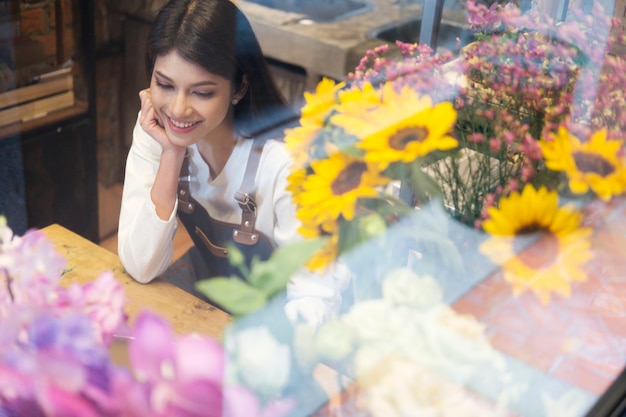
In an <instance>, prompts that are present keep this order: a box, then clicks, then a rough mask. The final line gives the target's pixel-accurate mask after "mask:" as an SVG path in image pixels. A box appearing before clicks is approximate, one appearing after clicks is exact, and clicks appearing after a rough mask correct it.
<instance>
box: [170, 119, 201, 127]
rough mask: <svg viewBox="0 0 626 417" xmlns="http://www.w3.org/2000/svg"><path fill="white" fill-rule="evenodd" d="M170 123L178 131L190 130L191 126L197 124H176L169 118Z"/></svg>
mask: <svg viewBox="0 0 626 417" xmlns="http://www.w3.org/2000/svg"><path fill="white" fill-rule="evenodd" d="M170 123H172V125H173V126H174V127H177V128H179V129H187V128H190V127H191V126H193V125H195V124H197V123H198V122H187V123H182V122H177V121H175V120H173V119H171V118H170Z"/></svg>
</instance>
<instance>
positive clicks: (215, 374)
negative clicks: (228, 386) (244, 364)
mask: <svg viewBox="0 0 626 417" xmlns="http://www.w3.org/2000/svg"><path fill="white" fill-rule="evenodd" d="M134 337H135V338H134V339H133V340H132V341H131V342H130V343H129V354H130V361H131V364H132V365H133V369H134V371H135V374H136V376H137V378H138V379H139V381H141V382H144V383H146V384H147V386H148V387H149V391H150V392H149V404H150V407H151V409H152V411H153V415H154V416H173V417H178V416H180V417H192V416H198V417H200V416H216V417H217V416H221V415H222V409H223V398H222V380H223V376H224V351H223V348H222V346H221V345H220V344H219V343H218V342H217V341H216V340H214V339H211V338H208V337H202V336H199V335H198V336H195V335H188V336H183V337H179V338H177V337H176V336H175V335H174V333H173V331H172V329H171V328H170V326H169V325H168V324H167V322H165V320H163V319H162V318H160V317H158V316H156V315H154V314H152V313H148V312H143V313H141V314H140V315H139V316H138V317H137V320H136V322H135V328H134Z"/></svg>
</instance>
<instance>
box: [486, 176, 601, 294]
mask: <svg viewBox="0 0 626 417" xmlns="http://www.w3.org/2000/svg"><path fill="white" fill-rule="evenodd" d="M581 221H582V215H581V214H580V212H579V211H577V210H575V209H574V208H572V207H569V206H564V207H559V205H558V194H557V193H556V192H555V191H548V190H547V189H546V188H545V187H541V188H540V189H539V190H536V189H535V188H534V187H533V186H532V185H530V184H527V185H526V186H525V187H524V189H523V190H522V192H521V193H518V192H514V193H511V195H510V196H509V197H503V198H501V199H500V201H499V207H498V208H496V207H490V208H489V219H488V220H486V221H485V222H484V224H483V228H484V229H485V231H487V232H488V233H490V234H491V235H493V236H492V237H491V238H490V239H489V240H487V241H486V242H484V243H483V244H482V245H481V246H480V251H481V252H482V253H483V254H485V255H487V256H489V258H490V259H491V260H492V261H494V262H495V263H497V264H499V265H501V266H502V269H503V273H504V279H505V280H506V281H507V282H509V283H510V284H511V285H512V286H513V293H514V294H515V295H520V294H522V293H524V292H526V291H529V290H530V291H532V292H534V293H535V295H537V297H539V299H540V300H541V301H542V302H543V303H544V304H547V303H548V302H549V301H550V294H551V293H553V292H554V293H558V294H560V295H562V296H565V297H567V296H569V295H570V294H571V288H570V283H571V282H583V281H586V279H587V276H586V274H585V272H584V271H583V269H582V266H583V265H584V264H585V263H586V262H587V261H589V260H590V259H591V257H592V254H591V250H590V242H589V236H590V235H591V232H592V230H591V229H590V228H583V227H580V223H581ZM534 233H540V238H539V239H538V240H537V241H536V242H534V243H533V244H532V245H531V246H530V247H529V248H527V249H525V250H523V251H522V252H520V253H519V254H516V253H515V252H516V251H515V246H514V245H515V244H516V243H519V242H520V241H519V239H518V240H516V237H517V238H520V237H524V236H526V237H528V236H529V235H531V234H534Z"/></svg>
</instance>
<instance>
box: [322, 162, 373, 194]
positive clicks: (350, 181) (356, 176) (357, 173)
mask: <svg viewBox="0 0 626 417" xmlns="http://www.w3.org/2000/svg"><path fill="white" fill-rule="evenodd" d="M366 170H367V166H366V165H365V162H361V161H358V162H353V163H351V164H350V165H348V166H346V167H345V168H344V169H343V170H342V171H341V172H340V173H339V175H337V178H335V180H334V181H333V183H332V184H331V185H330V189H331V190H332V192H333V194H334V195H343V194H345V193H347V192H349V191H352V190H354V189H355V188H357V187H358V186H359V184H360V183H361V175H362V174H363V173H364V172H365V171H366Z"/></svg>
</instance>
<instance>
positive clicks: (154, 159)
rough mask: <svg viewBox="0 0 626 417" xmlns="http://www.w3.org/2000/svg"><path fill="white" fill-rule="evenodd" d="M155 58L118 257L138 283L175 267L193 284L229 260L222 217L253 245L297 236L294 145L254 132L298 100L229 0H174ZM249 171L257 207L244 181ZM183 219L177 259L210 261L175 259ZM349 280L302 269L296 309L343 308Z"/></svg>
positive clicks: (292, 306)
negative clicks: (291, 184)
mask: <svg viewBox="0 0 626 417" xmlns="http://www.w3.org/2000/svg"><path fill="white" fill-rule="evenodd" d="M146 58H147V59H146V63H147V70H148V73H149V76H150V88H148V89H146V90H143V91H141V92H140V94H139V96H140V99H141V111H140V114H139V117H138V121H137V124H136V126H135V129H134V133H133V144H132V146H131V149H130V152H129V155H128V159H127V164H126V174H125V175H126V177H125V182H124V193H123V198H122V209H121V213H120V221H119V231H118V238H119V245H118V246H119V247H118V250H119V256H120V259H121V261H122V263H123V265H124V267H125V268H126V270H127V272H128V273H129V274H130V275H131V276H132V277H133V278H134V279H135V280H137V281H139V282H142V283H147V282H150V281H151V280H152V279H154V278H155V277H157V276H161V275H162V274H164V273H166V270H167V271H168V272H167V273H166V275H167V277H166V279H168V280H169V281H172V282H173V283H174V284H177V285H179V286H181V287H183V288H186V289H187V290H188V291H193V282H194V281H195V280H196V279H204V278H207V277H208V276H210V275H219V274H220V271H221V270H219V268H221V267H217V266H216V264H220V265H222V266H223V262H221V261H220V259H219V258H220V253H217V254H216V251H217V252H219V251H220V250H222V249H224V247H223V246H220V245H219V244H216V242H215V241H214V238H213V235H212V234H213V233H214V232H215V230H214V229H216V228H217V229H219V228H221V227H225V228H226V229H227V232H228V231H232V230H233V229H232V227H230V226H232V225H235V226H236V227H235V230H237V232H235V233H234V235H236V237H237V238H241V237H242V236H243V237H244V240H246V239H247V242H244V244H243V246H241V247H242V248H243V249H244V250H247V249H250V253H249V254H248V255H249V256H251V254H252V255H253V254H254V253H255V252H257V253H260V254H261V256H262V257H266V256H268V253H267V250H268V248H269V249H270V250H271V248H273V247H276V246H280V245H284V244H287V243H290V242H294V241H296V240H298V239H300V237H299V236H298V233H297V227H298V222H297V220H296V218H295V209H294V206H293V204H292V201H291V196H290V194H289V193H288V192H287V191H286V190H285V188H286V177H287V175H288V168H289V165H290V158H289V155H288V153H287V152H286V151H285V150H284V149H283V146H282V143H281V142H279V141H275V140H261V139H259V138H258V137H256V138H255V135H256V134H257V132H259V131H263V130H267V128H268V127H271V126H275V125H276V123H277V122H279V121H280V120H281V118H284V117H285V115H286V114H288V112H289V108H288V106H287V105H286V104H285V103H284V102H283V100H282V98H281V96H280V93H279V92H278V91H277V89H276V88H275V87H274V84H273V82H272V79H271V77H270V74H269V72H268V69H267V65H266V62H265V60H264V57H263V54H262V52H261V48H260V46H259V44H258V41H257V39H256V37H255V35H254V33H253V31H252V28H251V26H250V24H249V22H248V20H247V19H246V18H245V16H244V15H243V13H241V11H240V10H239V9H237V8H236V6H235V5H234V4H233V3H231V2H230V1H229V0H173V1H171V2H170V3H169V4H167V5H166V6H165V7H164V8H163V9H162V10H161V11H160V13H159V14H158V16H157V18H156V20H155V22H154V26H153V29H152V31H151V34H150V36H149V39H148V46H147V56H146ZM255 165H258V166H256V167H255ZM249 166H252V167H253V168H249ZM246 172H247V173H246ZM250 172H251V173H252V174H250ZM250 176H252V177H253V178H252V181H251V182H252V184H253V187H252V191H253V192H252V193H251V194H250V195H252V196H254V204H255V207H252V209H253V210H252V211H253V213H252V215H251V213H250V211H248V212H246V209H247V208H249V207H248V205H247V201H245V198H246V197H247V196H248V193H247V192H246V191H248V190H244V192H242V187H244V188H245V187H246V185H245V184H248V185H249V183H250V180H249V178H248V177H250ZM246 178H247V179H246ZM177 215H178V216H177ZM178 219H181V220H182V221H183V223H184V225H185V227H186V228H187V230H188V231H189V233H190V236H191V237H192V238H193V239H194V243H195V247H194V249H192V251H190V253H189V254H188V255H186V256H185V258H186V259H185V260H184V261H181V262H182V263H181V264H179V265H178V270H181V269H184V267H185V265H187V263H191V264H194V265H196V266H198V265H199V264H202V266H200V268H201V269H202V268H203V266H204V267H206V269H202V271H201V272H198V271H195V272H193V271H192V272H191V273H190V274H184V273H183V274H181V273H180V271H178V272H176V269H177V268H176V264H175V265H174V267H172V268H170V269H168V266H169V265H170V263H171V260H172V239H173V236H174V233H175V231H176V228H177V227H178ZM207 219H208V220H207ZM249 220H252V225H250V221H249ZM229 227H230V229H229ZM246 228H247V229H246ZM244 229H245V230H244ZM257 239H258V241H259V243H262V245H261V244H259V245H255V244H254V243H255V241H256V240H257ZM216 247H217V249H216ZM222 255H223V254H222ZM199 258H202V261H200V262H198V259H199ZM222 261H223V258H222ZM216 269H217V270H218V271H217V272H216ZM172 270H174V271H175V272H174V273H173V274H171V273H169V271H172ZM342 286H343V283H342V279H341V278H338V277H335V276H332V275H327V276H319V275H317V274H310V273H305V272H304V271H303V273H301V274H296V276H294V277H293V278H292V280H291V282H290V283H289V284H288V287H287V300H288V301H287V304H286V307H285V311H286V313H287V315H288V317H290V318H291V319H293V320H295V319H297V318H300V319H304V320H305V321H307V322H309V323H311V324H314V325H315V324H319V323H320V322H321V321H322V320H324V319H325V318H326V317H328V316H329V315H332V314H334V312H335V311H336V310H337V309H338V307H339V303H340V290H341V287H342Z"/></svg>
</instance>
